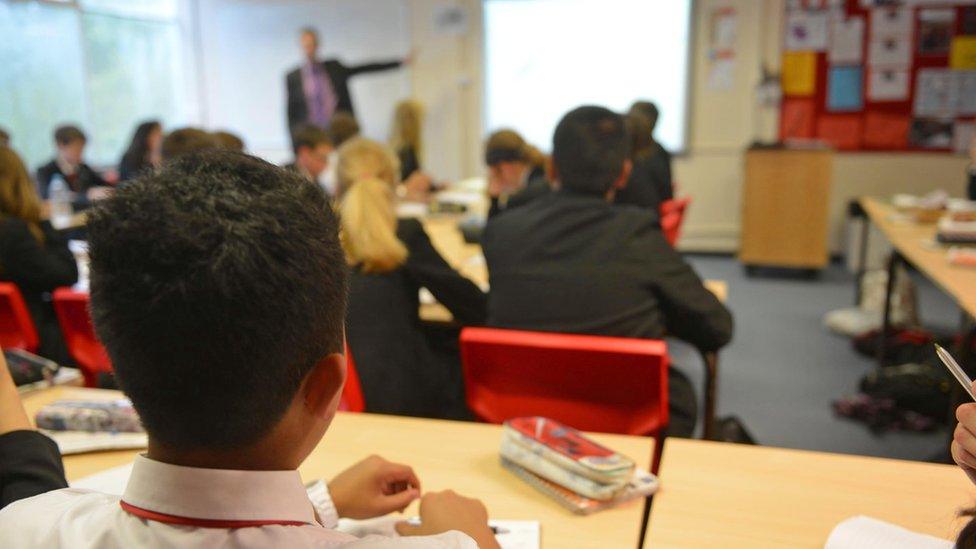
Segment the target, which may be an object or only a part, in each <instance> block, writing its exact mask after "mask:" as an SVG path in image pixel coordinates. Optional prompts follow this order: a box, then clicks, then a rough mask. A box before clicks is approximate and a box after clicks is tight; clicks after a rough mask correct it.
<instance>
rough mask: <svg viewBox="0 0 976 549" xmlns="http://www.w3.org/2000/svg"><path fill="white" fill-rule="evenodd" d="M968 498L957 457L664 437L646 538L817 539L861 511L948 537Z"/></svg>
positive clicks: (731, 542) (707, 543) (817, 542)
mask: <svg viewBox="0 0 976 549" xmlns="http://www.w3.org/2000/svg"><path fill="white" fill-rule="evenodd" d="M974 503H976V490H974V489H973V485H972V484H971V483H970V482H969V480H968V479H967V478H966V475H965V474H964V473H963V472H962V471H961V470H959V469H958V468H957V467H954V466H950V465H935V464H930V463H919V462H910V461H898V460H891V459H880V458H868V457H860V456H847V455H838V454H825V453H820V452H807V451H799V450H785V449H780V448H766V447H760V446H745V445H738V444H728V443H716V442H705V441H697V440H684V439H668V441H667V442H665V444H664V457H663V461H662V464H661V490H660V491H659V492H658V493H657V495H655V496H654V503H653V505H652V506H651V518H650V522H649V525H648V530H647V537H646V538H645V547H648V548H650V547H654V548H658V547H723V548H725V547H749V548H754V547H810V548H813V547H817V548H819V547H823V546H824V543H825V542H826V541H827V537H828V535H829V534H830V531H831V530H833V528H834V526H836V525H837V524H838V523H840V522H841V521H843V520H844V519H847V518H850V517H853V516H856V515H867V516H871V517H874V518H877V519H881V520H884V521H888V522H891V523H894V524H897V525H899V526H902V527H904V528H908V529H909V530H913V531H916V532H921V533H926V534H930V535H933V536H937V537H941V538H945V539H954V537H955V536H956V534H957V532H958V530H959V529H960V528H961V527H962V525H963V524H965V519H962V520H960V519H957V518H956V515H957V514H958V512H959V510H960V509H962V508H965V507H971V506H973V505H974Z"/></svg>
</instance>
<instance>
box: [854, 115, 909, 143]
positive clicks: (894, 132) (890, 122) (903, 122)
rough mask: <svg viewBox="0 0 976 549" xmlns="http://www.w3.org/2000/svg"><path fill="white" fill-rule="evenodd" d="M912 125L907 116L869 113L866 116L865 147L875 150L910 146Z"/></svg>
mask: <svg viewBox="0 0 976 549" xmlns="http://www.w3.org/2000/svg"><path fill="white" fill-rule="evenodd" d="M911 123H912V121H911V118H910V117H909V116H907V115H903V114H891V113H886V112H869V113H867V114H866V115H865V116H864V145H865V146H866V147H871V148H874V149H900V148H902V147H904V146H905V145H907V144H908V128H909V127H910V126H911Z"/></svg>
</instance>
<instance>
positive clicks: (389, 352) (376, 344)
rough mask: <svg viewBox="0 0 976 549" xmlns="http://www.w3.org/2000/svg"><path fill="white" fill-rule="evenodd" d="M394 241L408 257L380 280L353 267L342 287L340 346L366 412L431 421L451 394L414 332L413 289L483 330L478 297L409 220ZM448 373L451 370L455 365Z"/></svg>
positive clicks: (442, 371) (417, 329) (447, 376)
mask: <svg viewBox="0 0 976 549" xmlns="http://www.w3.org/2000/svg"><path fill="white" fill-rule="evenodd" d="M397 236H398V237H399V239H400V240H401V241H402V242H403V243H404V244H405V245H406V247H407V250H408V253H409V255H408V257H407V261H406V263H405V264H404V265H403V266H401V267H400V268H398V269H396V270H394V271H392V272H388V273H379V274H377V273H364V272H362V271H361V270H360V269H356V268H354V269H353V271H352V276H351V278H350V284H349V310H348V315H347V318H346V339H347V341H348V343H349V348H350V352H351V353H352V357H353V360H354V361H355V364H356V370H357V372H358V374H359V378H360V382H361V383H362V387H363V396H364V397H365V400H366V410H367V411H369V412H378V413H388V414H399V415H415V416H434V415H438V414H439V413H440V412H441V411H442V409H443V407H444V405H445V399H447V398H449V397H450V396H451V395H452V394H453V393H452V391H453V388H452V387H451V386H450V385H449V383H450V380H451V379H456V377H457V375H456V373H454V374H451V373H449V372H447V371H446V369H447V368H449V367H450V365H448V364H441V363H439V362H438V361H437V360H436V359H435V358H434V356H433V354H432V353H431V351H430V348H429V346H428V344H427V341H426V339H425V337H424V334H423V332H422V331H421V324H420V316H419V306H420V303H419V298H418V295H417V292H418V291H419V290H420V288H427V289H428V290H430V292H431V293H432V294H434V297H436V298H437V300H438V301H439V302H440V303H442V304H443V305H444V306H445V307H447V308H448V309H449V310H450V311H451V313H452V314H453V315H454V318H455V319H456V320H458V321H459V322H460V323H461V324H466V325H468V324H476V325H477V324H484V322H485V315H486V301H487V299H486V297H485V294H484V293H483V292H482V291H481V290H480V289H478V287H477V286H476V285H475V284H474V283H472V282H471V281H470V280H468V279H466V278H464V277H462V276H461V275H460V274H458V273H457V271H455V270H454V269H452V268H451V267H450V266H449V265H448V264H447V262H446V261H444V258H442V257H441V256H440V254H439V253H437V250H436V249H434V246H433V245H432V244H431V242H430V238H429V237H428V236H427V233H426V232H425V231H424V228H423V225H421V223H420V222H419V221H417V220H416V219H401V220H400V221H399V223H398V225H397ZM455 367H456V366H455Z"/></svg>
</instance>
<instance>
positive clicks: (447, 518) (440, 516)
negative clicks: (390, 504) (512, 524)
mask: <svg viewBox="0 0 976 549" xmlns="http://www.w3.org/2000/svg"><path fill="white" fill-rule="evenodd" d="M451 530H457V531H459V532H464V533H465V534H467V535H469V536H471V538H472V539H474V541H475V542H477V544H478V547H480V548H481V549H497V548H498V547H499V545H498V541H497V540H496V539H495V535H494V534H493V533H492V532H491V528H489V527H488V510H487V509H485V505H484V504H483V503H481V502H480V501H478V500H476V499H471V498H466V497H464V496H460V495H458V494H456V493H454V492H453V491H452V490H446V491H444V492H430V493H428V494H425V495H424V497H423V498H421V500H420V525H415V524H410V523H409V522H406V521H404V522H398V523H397V525H396V531H397V532H399V534H400V535H401V536H434V535H437V534H443V533H444V532H449V531H451Z"/></svg>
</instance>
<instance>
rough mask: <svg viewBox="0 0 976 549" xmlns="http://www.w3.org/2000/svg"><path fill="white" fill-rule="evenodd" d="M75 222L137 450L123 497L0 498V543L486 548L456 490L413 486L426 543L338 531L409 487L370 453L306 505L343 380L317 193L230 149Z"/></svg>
mask: <svg viewBox="0 0 976 549" xmlns="http://www.w3.org/2000/svg"><path fill="white" fill-rule="evenodd" d="M89 231H90V233H89V234H90V253H91V312H92V320H93V322H94V326H95V331H96V333H97V334H98V336H99V338H100V339H101V341H102V342H103V343H104V344H105V347H106V349H107V350H108V354H109V356H110V357H111V359H112V364H113V366H114V368H115V372H116V376H117V379H118V381H119V384H120V386H121V387H122V389H123V391H124V392H125V393H126V395H127V396H128V397H129V398H130V399H131V400H132V404H133V406H134V407H135V409H136V411H137V412H138V413H139V417H140V419H141V420H142V424H143V426H144V427H145V429H146V432H147V433H148V435H149V445H148V450H147V452H146V454H144V455H141V456H139V457H137V458H136V460H135V463H134V466H133V469H132V474H131V477H130V478H129V481H128V485H127V486H126V489H125V492H124V494H123V495H122V496H121V498H120V497H118V496H112V495H108V494H102V493H98V492H92V491H88V490H81V489H67V490H57V491H54V492H48V493H46V494H43V495H40V496H35V497H33V498H29V499H26V500H21V501H18V502H16V503H13V504H12V505H9V506H7V507H6V508H5V509H4V510H3V511H0V531H2V532H3V538H4V542H5V544H8V545H13V546H22V545H32V546H43V547H78V546H98V547H134V546H140V547H203V546H206V547H212V546H234V547H296V546H311V545H315V546H329V547H339V546H351V547H357V546H358V547H465V548H473V547H475V543H477V544H479V545H480V546H481V547H485V548H497V547H498V545H497V542H496V541H495V539H494V536H493V535H492V533H491V530H490V529H489V528H488V524H487V513H486V511H485V509H484V506H483V505H481V503H480V502H477V501H475V500H468V499H465V498H461V497H460V496H457V495H455V494H453V493H452V492H447V493H440V494H427V495H425V496H424V498H423V501H422V504H421V507H420V518H421V526H413V525H410V524H407V523H400V524H398V525H397V530H398V531H399V532H400V533H401V534H404V535H407V536H411V535H418V534H424V535H427V534H429V535H430V536H429V537H420V538H410V537H404V538H399V539H376V538H372V539H366V540H362V541H360V540H358V539H356V538H354V537H353V536H350V535H348V534H345V533H341V532H338V531H336V530H334V527H335V525H336V522H337V519H338V517H343V516H348V517H354V518H360V519H363V518H370V517H376V516H380V515H384V514H387V513H389V512H392V511H395V510H400V509H403V508H404V507H406V506H407V505H408V504H409V503H410V502H412V501H413V500H415V499H417V498H418V497H420V483H419V480H418V479H417V477H416V475H415V474H414V473H413V471H412V470H411V468H410V467H408V466H406V465H398V464H395V463H390V462H387V461H385V460H383V459H381V458H378V457H373V458H369V459H366V460H364V461H363V462H361V463H359V464H358V465H355V466H353V467H352V468H351V469H349V470H347V471H346V472H344V473H341V474H340V475H339V476H337V477H336V478H335V479H333V481H332V482H330V483H329V484H328V485H324V484H320V485H319V486H318V488H317V489H316V490H315V491H314V493H317V494H318V495H315V496H312V497H313V498H314V499H315V501H310V499H309V497H310V496H309V494H308V493H307V492H306V487H305V486H304V485H303V483H302V480H301V477H300V475H299V473H298V471H297V470H296V469H297V468H298V466H299V465H300V464H301V463H302V461H303V460H304V459H305V458H306V457H307V456H308V455H309V453H310V452H311V451H312V450H313V449H314V448H315V447H316V446H317V445H318V444H319V441H320V439H321V438H322V436H323V435H324V434H325V432H326V431H327V430H328V428H329V424H330V422H331V421H332V418H333V417H334V415H335V412H336V408H337V407H338V404H339V399H340V394H341V391H342V386H343V383H344V381H345V377H346V369H345V368H346V366H345V364H346V360H345V357H344V356H343V355H342V352H343V324H344V320H345V312H346V311H345V300H346V278H347V274H348V273H347V267H346V262H345V257H344V254H343V251H342V247H341V246H340V244H339V237H338V231H337V221H336V218H335V215H334V214H333V212H332V208H331V206H330V204H329V201H328V199H327V197H326V196H325V194H324V193H323V192H322V191H321V189H319V188H318V187H317V186H315V185H313V184H310V183H308V182H307V181H305V180H304V179H302V178H301V177H299V176H298V175H296V174H293V173H289V172H288V171H286V170H283V169H281V168H277V167H275V166H272V165H271V164H268V163H267V162H264V161H262V160H260V159H257V158H254V157H250V156H247V155H244V154H240V153H233V152H228V151H207V152H205V153H200V154H187V155H185V156H183V157H181V158H178V159H176V160H173V161H170V162H168V163H167V164H166V165H164V167H163V168H162V169H161V170H160V171H158V172H156V173H153V174H148V175H145V176H143V177H141V178H139V179H136V180H135V181H133V182H132V183H130V184H129V185H127V186H126V187H124V188H122V189H120V190H119V192H118V193H116V195H115V196H114V197H113V198H111V199H109V200H107V201H106V202H105V203H104V204H103V205H99V206H98V207H97V208H95V210H94V211H93V213H92V215H91V219H90V221H89ZM0 381H2V380H0ZM363 450H364V451H366V449H363ZM0 454H2V449H0ZM21 461H26V460H21ZM44 462H45V460H44V457H43V456H41V455H38V456H37V459H36V460H34V465H35V466H36V467H44V466H45V465H43V464H44ZM4 465H6V464H4ZM46 467H48V468H49V467H50V464H48V465H46ZM25 468H26V467H25ZM4 474H7V471H5V472H4ZM462 532H463V533H462Z"/></svg>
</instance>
